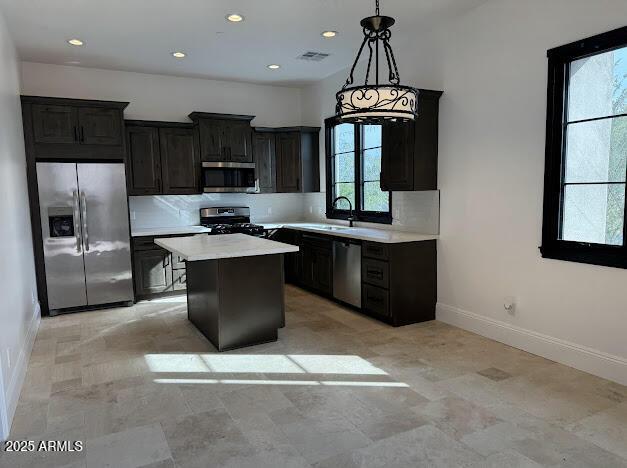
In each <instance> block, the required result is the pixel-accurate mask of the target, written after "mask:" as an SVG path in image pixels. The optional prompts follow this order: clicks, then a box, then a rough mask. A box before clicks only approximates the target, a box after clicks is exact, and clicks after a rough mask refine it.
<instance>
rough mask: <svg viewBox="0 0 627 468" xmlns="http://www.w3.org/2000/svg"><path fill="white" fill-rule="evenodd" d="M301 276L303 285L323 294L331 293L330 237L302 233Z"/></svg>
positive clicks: (331, 246)
mask: <svg viewBox="0 0 627 468" xmlns="http://www.w3.org/2000/svg"><path fill="white" fill-rule="evenodd" d="M302 239H303V241H302V244H301V249H302V265H303V266H302V277H301V282H302V284H303V285H304V286H306V287H308V288H309V289H312V290H314V291H317V292H319V293H321V294H324V295H329V296H330V295H332V294H333V244H332V242H331V240H330V239H328V238H324V237H318V236H311V235H308V234H303V236H302Z"/></svg>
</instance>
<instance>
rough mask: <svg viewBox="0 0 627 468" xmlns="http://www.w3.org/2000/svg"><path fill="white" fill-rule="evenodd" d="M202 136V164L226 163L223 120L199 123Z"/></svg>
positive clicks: (206, 120) (202, 120)
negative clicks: (212, 162)
mask: <svg viewBox="0 0 627 468" xmlns="http://www.w3.org/2000/svg"><path fill="white" fill-rule="evenodd" d="M198 132H199V134H200V160H201V161H202V162H211V161H226V146H227V142H226V140H225V134H224V124H223V121H221V120H209V119H201V120H199V121H198Z"/></svg>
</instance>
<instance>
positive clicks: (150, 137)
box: [126, 127, 161, 195]
mask: <svg viewBox="0 0 627 468" xmlns="http://www.w3.org/2000/svg"><path fill="white" fill-rule="evenodd" d="M126 144H127V155H126V169H127V170H126V173H127V177H128V180H129V183H128V185H129V187H128V194H129V195H158V194H159V193H161V156H160V151H159V130H158V129H157V128H154V127H127V129H126Z"/></svg>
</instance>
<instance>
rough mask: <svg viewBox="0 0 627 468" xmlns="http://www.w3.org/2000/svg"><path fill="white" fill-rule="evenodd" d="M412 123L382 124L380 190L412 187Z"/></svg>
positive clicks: (401, 189)
mask: <svg viewBox="0 0 627 468" xmlns="http://www.w3.org/2000/svg"><path fill="white" fill-rule="evenodd" d="M414 135H415V130H414V123H413V122H407V123H390V124H386V125H384V126H383V132H382V152H381V190H384V191H393V190H395V191H407V190H413V189H414Z"/></svg>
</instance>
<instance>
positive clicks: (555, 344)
mask: <svg viewBox="0 0 627 468" xmlns="http://www.w3.org/2000/svg"><path fill="white" fill-rule="evenodd" d="M626 24H627V3H626V2H625V1H624V0H595V1H594V2H591V1H589V0H551V1H546V0H526V1H524V2H521V1H520V0H498V1H496V0H493V1H490V2H487V3H485V4H483V5H482V6H480V7H478V8H476V9H474V10H473V11H471V12H470V13H468V14H466V15H464V16H462V17H460V18H457V19H456V20H454V21H452V22H451V23H450V24H448V25H447V26H446V27H445V28H442V31H443V33H442V34H441V35H439V38H438V40H439V49H438V50H439V54H440V57H441V66H442V73H441V76H442V87H443V89H444V91H445V95H444V98H443V100H442V106H441V117H440V132H441V133H440V167H439V186H440V189H441V191H442V204H441V241H440V245H439V250H438V258H439V265H438V269H439V272H438V273H439V274H438V281H439V284H438V289H439V292H438V296H439V302H440V306H439V310H438V317H439V318H440V319H442V320H446V321H449V322H451V323H456V324H459V325H462V326H465V327H467V328H470V329H473V330H475V331H478V332H480V333H483V334H486V335H488V336H493V337H496V338H498V339H501V340H503V341H507V342H509V343H512V344H514V345H516V346H520V347H523V348H526V349H528V350H530V351H532V352H537V353H539V354H544V355H545V356H547V357H550V358H552V359H556V360H560V361H562V362H564V363H567V364H570V365H573V366H575V367H579V368H581V369H584V370H587V371H589V372H593V373H596V374H599V375H602V376H605V377H609V378H613V379H615V380H618V381H620V382H622V383H624V384H625V383H627V338H626V337H627V295H626V294H625V285H626V284H627V271H625V270H620V269H612V268H605V267H600V266H591V265H582V264H576V263H569V262H562V261H555V260H545V259H542V258H541V257H540V253H539V251H538V246H539V245H540V243H541V229H542V196H543V174H544V144H545V118H546V86H547V59H546V51H547V50H548V49H550V48H552V47H556V46H559V45H563V44H566V43H569V42H572V41H575V40H578V39H583V38H586V37H589V36H591V35H594V34H598V33H602V32H605V31H608V30H611V29H614V28H617V27H621V26H625V25H626ZM506 296H514V297H515V298H516V301H517V310H516V313H515V315H513V316H510V315H508V314H507V313H506V312H505V310H504V308H503V301H504V298H505V297H506Z"/></svg>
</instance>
